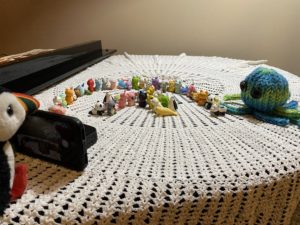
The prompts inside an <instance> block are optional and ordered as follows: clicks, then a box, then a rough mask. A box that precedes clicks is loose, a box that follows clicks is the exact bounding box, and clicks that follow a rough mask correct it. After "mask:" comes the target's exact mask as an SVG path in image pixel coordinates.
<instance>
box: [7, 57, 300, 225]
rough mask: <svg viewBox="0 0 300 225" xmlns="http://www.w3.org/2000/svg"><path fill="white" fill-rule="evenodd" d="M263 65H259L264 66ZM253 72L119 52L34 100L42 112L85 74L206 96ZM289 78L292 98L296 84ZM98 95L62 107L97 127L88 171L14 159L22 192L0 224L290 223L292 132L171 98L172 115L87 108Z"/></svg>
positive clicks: (298, 93)
mask: <svg viewBox="0 0 300 225" xmlns="http://www.w3.org/2000/svg"><path fill="white" fill-rule="evenodd" d="M264 66H266V65H264ZM255 67H256V66H253V65H248V64H247V61H242V60H234V59H228V58H219V57H195V56H186V55H185V54H182V55H180V56H140V55H128V54H125V55H117V56H113V57H111V58H108V59H106V60H105V61H103V62H100V63H98V64H95V65H93V66H91V67H90V68H88V69H86V70H84V71H82V72H80V73H79V74H77V75H76V76H74V77H72V78H69V79H67V80H65V81H63V82H61V83H60V84H58V85H56V86H54V87H51V88H50V89H48V90H46V91H44V92H42V93H40V94H38V95H36V97H37V99H38V100H40V101H41V103H42V108H47V107H48V106H50V104H51V103H52V99H53V97H54V96H56V95H59V94H61V93H63V92H64V90H65V88H66V87H69V86H73V87H76V86H77V85H79V84H81V83H83V82H86V81H87V80H88V79H90V78H100V77H108V78H115V79H117V78H120V77H128V76H133V75H140V76H141V75H143V76H147V77H154V76H158V77H160V78H162V77H164V78H166V79H168V78H180V79H182V80H184V81H185V82H187V83H189V82H194V83H195V85H196V86H197V87H199V88H205V89H207V90H208V91H209V92H211V93H218V94H220V95H221V96H222V95H224V94H231V93H239V91H240V90H239V83H240V81H241V80H242V79H243V78H244V77H245V76H246V75H248V74H249V73H250V72H251V71H252V70H253V69H254V68H255ZM279 71H280V72H281V73H283V74H284V76H285V77H286V78H287V79H288V80H289V84H290V89H291V92H292V97H291V98H292V99H294V100H298V101H300V78H299V77H297V76H295V75H293V74H290V73H288V72H285V71H281V70H279ZM103 97H104V93H103V92H95V93H94V94H93V95H91V96H84V97H81V98H79V99H78V100H77V101H76V102H75V103H74V105H72V106H70V107H69V109H68V114H69V115H71V116H76V117H78V118H79V119H80V120H82V121H83V122H84V123H86V124H89V125H92V126H94V127H96V128H97V132H98V137H99V140H98V142H97V144H95V145H94V146H93V147H91V148H90V149H89V150H88V156H89V165H88V167H87V168H86V170H85V171H84V172H83V173H77V172H74V171H70V170H67V169H64V168H62V167H58V166H55V165H53V164H50V163H46V162H44V161H40V160H38V159H32V158H30V157H27V156H24V155H21V154H18V155H17V160H18V161H22V162H25V163H27V164H28V165H29V167H30V171H29V187H28V190H27V192H26V193H25V194H24V195H23V197H22V198H21V199H20V200H18V201H17V202H16V203H14V204H11V205H10V208H8V209H7V210H6V214H5V216H4V218H3V222H2V223H3V224H5V223H13V224H76V223H77V224H113V223H116V224H138V225H140V224H228V225H230V224H235V225H236V224H249V225H250V224H270V225H276V224H289V223H290V221H291V218H292V215H293V213H294V211H295V208H296V206H297V204H298V201H299V196H300V195H299V193H300V187H299V181H300V173H299V168H300V164H299V158H300V131H299V128H298V127H297V126H295V125H289V126H288V127H287V128H283V127H279V126H274V125H271V124H268V123H263V122H260V121H257V120H255V119H253V118H252V117H251V116H247V117H243V116H232V115H226V116H225V117H216V118H215V117H211V116H210V114H209V112H208V111H206V110H205V109H204V108H203V107H199V106H197V105H196V104H195V103H193V102H191V101H190V100H189V99H187V98H186V97H184V96H180V95H176V98H177V101H178V102H179V103H180V104H178V106H179V109H178V113H179V116H177V117H165V118H156V117H154V116H153V114H152V113H150V112H149V111H148V110H145V109H142V108H138V107H127V108H125V109H123V110H121V111H119V112H118V113H117V114H116V115H114V116H111V117H92V116H89V115H88V111H89V110H90V109H91V108H92V106H93V105H94V104H95V102H96V101H97V100H102V99H103Z"/></svg>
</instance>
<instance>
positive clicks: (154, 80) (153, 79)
mask: <svg viewBox="0 0 300 225" xmlns="http://www.w3.org/2000/svg"><path fill="white" fill-rule="evenodd" d="M152 85H153V86H154V88H155V90H160V83H159V79H158V77H155V78H152Z"/></svg>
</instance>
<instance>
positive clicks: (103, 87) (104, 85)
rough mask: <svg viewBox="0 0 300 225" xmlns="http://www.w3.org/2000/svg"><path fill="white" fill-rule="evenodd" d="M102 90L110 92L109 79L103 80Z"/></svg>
mask: <svg viewBox="0 0 300 225" xmlns="http://www.w3.org/2000/svg"><path fill="white" fill-rule="evenodd" d="M102 90H110V82H109V80H108V79H107V78H102Z"/></svg>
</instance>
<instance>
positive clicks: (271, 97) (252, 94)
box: [240, 67, 290, 112]
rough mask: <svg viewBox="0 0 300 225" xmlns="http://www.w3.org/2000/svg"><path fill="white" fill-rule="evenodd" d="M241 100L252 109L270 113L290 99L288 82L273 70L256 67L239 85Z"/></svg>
mask: <svg viewBox="0 0 300 225" xmlns="http://www.w3.org/2000/svg"><path fill="white" fill-rule="evenodd" d="M240 87H241V98H242V100H243V101H244V103H245V104H246V105H247V106H248V107H249V108H252V109H255V110H257V111H260V112H272V111H273V110H274V109H275V108H277V107H278V106H282V105H284V104H285V103H286V102H287V100H288V99H289V97H290V92H289V85H288V81H287V80H286V78H285V77H284V76H282V75H281V74H279V73H278V72H277V71H275V70H273V69H268V68H263V67H258V68H257V69H255V70H254V71H253V72H252V73H250V74H249V75H248V76H247V77H246V78H245V80H244V81H242V82H241V84H240Z"/></svg>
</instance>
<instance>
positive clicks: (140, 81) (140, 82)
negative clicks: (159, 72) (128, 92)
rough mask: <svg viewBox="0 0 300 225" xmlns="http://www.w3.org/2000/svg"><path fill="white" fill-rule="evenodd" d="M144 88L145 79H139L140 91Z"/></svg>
mask: <svg viewBox="0 0 300 225" xmlns="http://www.w3.org/2000/svg"><path fill="white" fill-rule="evenodd" d="M145 86H146V80H145V78H144V79H140V80H139V88H140V89H144V88H145Z"/></svg>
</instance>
